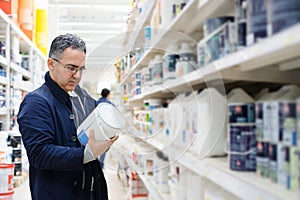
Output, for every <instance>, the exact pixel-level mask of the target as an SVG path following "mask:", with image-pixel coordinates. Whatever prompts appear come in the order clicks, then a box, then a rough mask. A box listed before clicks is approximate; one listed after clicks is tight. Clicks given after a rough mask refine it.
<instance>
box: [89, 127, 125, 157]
mask: <svg viewBox="0 0 300 200" xmlns="http://www.w3.org/2000/svg"><path fill="white" fill-rule="evenodd" d="M118 138H119V136H117V135H116V136H114V137H113V138H112V139H109V140H106V141H97V140H95V133H94V130H91V131H90V135H89V141H88V143H87V145H88V146H89V148H90V150H91V151H92V153H93V156H94V158H97V157H98V156H100V155H101V154H102V153H104V152H105V151H107V149H108V148H109V147H110V146H111V145H112V144H113V143H114V142H115V141H116V140H117V139H118Z"/></svg>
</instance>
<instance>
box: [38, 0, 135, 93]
mask: <svg viewBox="0 0 300 200" xmlns="http://www.w3.org/2000/svg"><path fill="white" fill-rule="evenodd" d="M43 2H44V3H46V1H43ZM48 10H49V42H50V41H52V39H53V38H54V37H55V36H56V35H58V34H64V33H74V34H77V35H79V36H80V37H82V39H84V41H85V42H86V44H87V59H86V66H88V70H87V72H86V75H85V76H84V77H83V80H82V82H81V84H82V85H83V86H84V87H85V88H87V90H89V92H90V93H91V94H93V95H94V96H95V97H99V93H100V92H101V89H102V88H104V87H107V88H109V89H110V88H111V84H113V83H114V82H115V80H116V74H115V67H114V66H113V64H114V62H116V59H117V58H118V57H119V56H120V55H121V53H122V52H121V49H122V44H123V40H124V35H125V32H126V30H127V23H126V22H127V20H128V19H129V17H130V12H131V10H132V6H130V1H128V0H116V1H109V0H101V1H99V0H86V1H81V0H48ZM123 53H124V52H123Z"/></svg>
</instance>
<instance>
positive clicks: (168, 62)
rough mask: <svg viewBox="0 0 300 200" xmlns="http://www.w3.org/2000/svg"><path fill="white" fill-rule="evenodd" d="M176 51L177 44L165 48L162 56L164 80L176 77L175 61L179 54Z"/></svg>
mask: <svg viewBox="0 0 300 200" xmlns="http://www.w3.org/2000/svg"><path fill="white" fill-rule="evenodd" d="M177 51H178V47H177V45H176V44H173V45H171V46H170V49H168V50H166V53H165V55H164V56H163V69H164V71H163V76H164V80H167V79H175V78H176V77H177V74H176V62H177V60H178V59H179V55H178V54H177V53H176V52H177Z"/></svg>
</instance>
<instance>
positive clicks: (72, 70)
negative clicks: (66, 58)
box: [51, 58, 86, 74]
mask: <svg viewBox="0 0 300 200" xmlns="http://www.w3.org/2000/svg"><path fill="white" fill-rule="evenodd" d="M51 59H52V60H54V61H56V62H58V63H59V64H61V65H63V67H64V68H65V69H67V70H68V72H69V73H70V74H76V73H77V72H78V71H79V73H80V74H84V73H85V71H86V68H85V67H79V66H77V65H73V64H63V63H61V62H60V61H59V60H57V59H56V58H51Z"/></svg>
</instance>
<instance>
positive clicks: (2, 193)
mask: <svg viewBox="0 0 300 200" xmlns="http://www.w3.org/2000/svg"><path fill="white" fill-rule="evenodd" d="M10 194H14V191H13V190H12V191H9V192H1V193H0V196H4V195H10Z"/></svg>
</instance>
